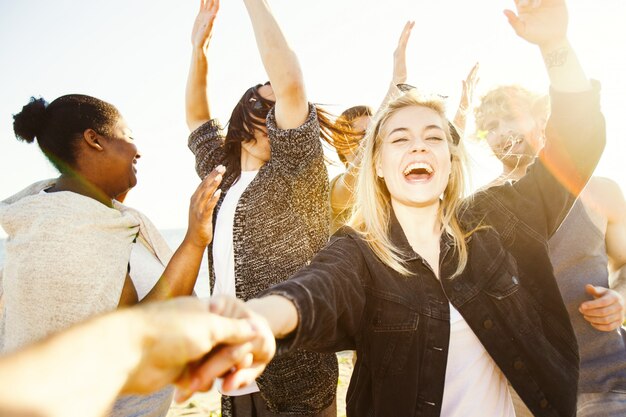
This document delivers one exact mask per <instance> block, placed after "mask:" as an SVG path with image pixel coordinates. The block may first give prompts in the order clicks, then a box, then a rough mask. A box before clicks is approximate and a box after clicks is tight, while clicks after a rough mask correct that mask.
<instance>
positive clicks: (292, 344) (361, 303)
mask: <svg viewBox="0 0 626 417" xmlns="http://www.w3.org/2000/svg"><path fill="white" fill-rule="evenodd" d="M366 269H367V268H366V266H365V261H364V258H363V254H362V252H361V251H360V250H359V248H358V247H357V244H356V242H355V241H354V240H353V239H352V238H351V237H348V236H342V237H333V238H332V240H331V241H330V243H329V244H328V245H327V246H326V247H325V248H324V249H322V250H321V251H320V252H319V253H318V254H317V255H316V256H315V257H314V258H313V260H312V262H311V263H310V264H309V265H308V266H306V267H304V268H303V269H301V270H300V271H299V272H297V273H296V274H295V275H294V276H293V277H292V278H291V279H289V280H287V281H285V282H282V283H280V284H278V285H276V286H274V287H272V288H270V289H268V290H267V291H266V292H264V294H263V295H271V294H275V295H281V296H283V297H285V298H287V299H289V300H291V302H293V304H294V305H295V307H296V310H297V311H298V318H299V320H298V327H297V328H296V330H295V331H294V332H293V333H292V334H291V335H290V336H289V337H288V338H286V339H280V340H277V344H278V346H277V347H278V349H277V352H278V353H279V354H281V353H285V352H287V351H290V350H292V349H306V350H311V351H316V352H337V351H340V350H347V349H355V348H356V344H355V334H356V333H357V331H358V329H359V326H360V322H361V318H362V316H363V311H364V309H365V290H364V288H363V285H362V281H361V280H362V279H363V276H364V274H366V273H367V272H366Z"/></svg>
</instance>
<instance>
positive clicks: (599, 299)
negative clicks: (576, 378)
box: [580, 178, 626, 331]
mask: <svg viewBox="0 0 626 417" xmlns="http://www.w3.org/2000/svg"><path fill="white" fill-rule="evenodd" d="M587 200H588V201H587ZM583 201H584V202H585V203H586V206H587V205H588V206H589V207H590V209H591V210H593V211H594V212H596V213H597V214H598V215H599V216H600V218H601V219H606V232H605V244H606V252H607V255H608V258H609V266H610V270H611V271H612V272H613V280H612V282H611V283H610V287H611V288H603V287H592V286H590V285H588V286H587V287H586V291H587V293H588V294H589V295H591V296H593V297H594V299H593V300H590V301H586V302H584V303H582V304H581V305H580V312H581V314H583V316H584V318H585V320H587V321H588V322H589V323H590V324H591V325H592V326H593V327H595V328H596V329H598V330H601V331H613V330H615V329H617V328H618V327H620V326H621V325H622V323H623V322H624V319H625V318H626V317H625V315H626V303H625V302H624V299H625V298H626V267H625V265H626V201H624V196H623V194H622V192H621V190H620V189H619V186H618V185H617V184H616V183H615V182H613V181H611V180H609V179H606V178H593V179H592V181H590V183H589V185H588V187H587V188H586V189H585V193H584V194H583Z"/></svg>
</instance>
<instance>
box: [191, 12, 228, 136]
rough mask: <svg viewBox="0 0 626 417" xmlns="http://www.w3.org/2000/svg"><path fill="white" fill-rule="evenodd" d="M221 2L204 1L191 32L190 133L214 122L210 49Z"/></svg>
mask: <svg viewBox="0 0 626 417" xmlns="http://www.w3.org/2000/svg"><path fill="white" fill-rule="evenodd" d="M219 5H220V3H219V0H201V1H200V10H199V11H198V15H197V16H196V20H195V22H194V25H193V30H192V32H191V44H192V52H191V63H190V64H189V74H188V76H187V88H186V90H185V115H186V118H187V126H188V127H189V130H190V131H192V132H193V131H194V130H196V129H197V128H198V127H200V126H201V125H202V124H204V123H206V122H208V121H209V120H211V111H210V107H209V94H208V90H207V85H208V81H207V80H208V77H209V62H208V57H207V53H208V51H207V50H208V47H209V41H210V39H211V33H212V31H213V22H214V21H215V16H216V15H217V11H218V9H219Z"/></svg>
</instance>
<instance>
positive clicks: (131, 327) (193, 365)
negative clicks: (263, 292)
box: [0, 297, 275, 417]
mask: <svg viewBox="0 0 626 417" xmlns="http://www.w3.org/2000/svg"><path fill="white" fill-rule="evenodd" d="M274 350H275V342H274V336H273V335H272V333H271V331H270V329H269V328H268V327H267V324H266V322H265V321H264V320H263V319H260V318H258V317H248V318H246V319H242V320H233V319H228V318H224V317H220V316H218V315H216V314H212V313H210V312H209V308H208V306H207V305H206V304H204V303H203V302H201V301H199V300H198V299H196V298H192V297H186V298H184V297H180V298H177V299H175V300H169V301H164V302H154V303H147V304H142V305H141V306H137V307H133V308H126V309H119V310H116V311H115V312H111V313H107V314H104V315H102V316H98V317H96V318H91V319H89V320H88V321H86V322H84V323H80V324H76V325H73V326H71V327H70V328H68V329H66V330H64V331H62V332H59V333H58V334H56V335H53V336H51V337H48V338H46V339H44V340H42V341H40V342H37V343H35V344H33V345H30V346H27V347H24V348H23V349H22V350H20V351H18V352H14V353H12V354H9V355H6V356H3V357H0V415H2V416H3V417H74V416H75V417H101V416H105V415H107V413H108V412H109V411H110V409H111V407H112V405H113V402H114V400H115V397H116V396H118V395H119V394H124V393H125V394H129V393H149V392H153V391H155V390H159V389H162V388H163V387H164V386H166V385H168V384H174V383H175V384H178V385H179V392H178V396H177V399H178V400H184V399H185V398H187V397H188V396H189V395H190V394H191V393H192V392H193V391H194V390H195V389H196V388H197V387H199V386H200V382H199V381H202V382H203V384H205V385H206V386H207V387H210V385H211V384H212V382H213V380H214V379H215V378H217V377H224V378H225V379H224V380H225V382H224V385H225V386H230V387H237V386H239V385H241V384H245V383H247V382H249V381H252V380H253V379H254V377H255V376H256V375H258V374H259V373H260V372H261V371H262V370H263V368H264V365H265V364H266V363H267V362H268V361H269V360H270V359H271V358H272V356H273V354H274ZM244 364H245V367H244Z"/></svg>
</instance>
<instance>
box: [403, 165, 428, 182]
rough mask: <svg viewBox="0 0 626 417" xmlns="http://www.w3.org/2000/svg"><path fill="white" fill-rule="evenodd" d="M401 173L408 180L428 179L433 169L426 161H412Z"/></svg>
mask: <svg viewBox="0 0 626 417" xmlns="http://www.w3.org/2000/svg"><path fill="white" fill-rule="evenodd" d="M402 173H403V174H404V178H406V179H407V180H409V181H428V180H429V179H431V178H432V176H433V175H434V173H435V170H434V169H433V167H432V166H430V164H427V163H426V162H413V163H411V164H409V166H407V167H406V168H405V169H404V171H403V172H402Z"/></svg>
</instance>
